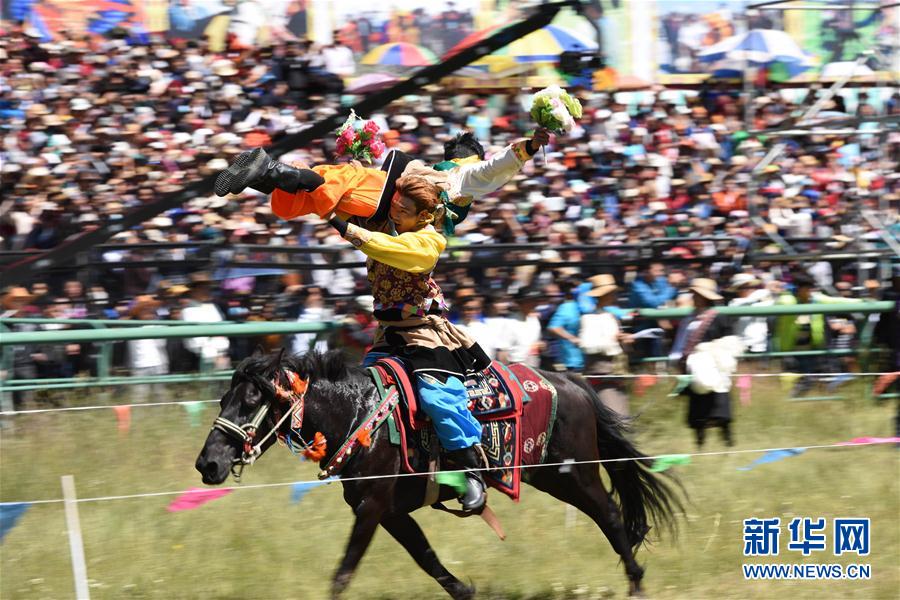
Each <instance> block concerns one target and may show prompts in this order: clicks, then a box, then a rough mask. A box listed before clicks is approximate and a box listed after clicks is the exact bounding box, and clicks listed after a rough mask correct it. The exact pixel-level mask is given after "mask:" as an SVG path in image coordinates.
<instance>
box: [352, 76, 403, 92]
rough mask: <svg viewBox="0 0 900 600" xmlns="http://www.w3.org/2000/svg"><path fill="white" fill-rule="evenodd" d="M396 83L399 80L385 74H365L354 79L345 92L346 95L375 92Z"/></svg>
mask: <svg viewBox="0 0 900 600" xmlns="http://www.w3.org/2000/svg"><path fill="white" fill-rule="evenodd" d="M398 81H400V80H399V79H397V78H396V77H394V76H393V75H388V74H387V73H366V74H365V75H360V76H359V77H357V78H356V79H354V80H353V83H351V84H350V85H349V86H347V89H346V92H347V93H348V94H367V93H369V92H377V91H378V90H383V89H385V88H389V87H391V86H392V85H394V84H395V83H397V82H398Z"/></svg>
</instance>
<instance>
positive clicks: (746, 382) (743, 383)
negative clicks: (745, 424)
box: [737, 375, 753, 406]
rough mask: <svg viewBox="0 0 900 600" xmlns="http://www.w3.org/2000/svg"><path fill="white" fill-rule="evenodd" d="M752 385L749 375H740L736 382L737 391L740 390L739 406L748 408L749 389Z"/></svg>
mask: <svg viewBox="0 0 900 600" xmlns="http://www.w3.org/2000/svg"><path fill="white" fill-rule="evenodd" d="M752 385H753V378H752V377H750V375H741V376H740V377H738V380H737V389H739V390H741V392H740V397H741V406H750V388H751V387H752Z"/></svg>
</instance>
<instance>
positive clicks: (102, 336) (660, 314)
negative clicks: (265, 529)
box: [0, 302, 894, 397]
mask: <svg viewBox="0 0 900 600" xmlns="http://www.w3.org/2000/svg"><path fill="white" fill-rule="evenodd" d="M893 306H894V305H893V303H892V302H841V303H838V304H795V305H772V306H741V307H728V306H723V307H717V309H716V310H717V311H718V312H719V313H720V314H722V315H724V316H733V317H742V316H756V317H773V316H774V317H778V316H785V315H803V314H825V315H830V314H847V313H852V314H871V313H881V312H888V311H890V310H892V309H893ZM690 313H691V309H688V308H664V309H641V310H637V311H635V312H634V315H635V316H636V317H637V318H645V319H673V318H681V317H685V316H687V315H689V314H690ZM15 323H30V324H48V323H59V324H66V325H73V326H81V327H90V329H55V330H46V331H30V332H13V331H9V330H8V328H7V327H8V325H12V324H15ZM339 327H340V324H339V323H337V322H322V323H297V322H275V323H265V322H258V323H257V322H254V323H231V322H222V323H190V322H184V321H124V320H123V321H111V320H106V321H105V320H88V319H51V320H47V319H0V348H2V350H3V369H4V371H5V373H10V372H11V370H10V367H11V366H12V364H11V359H12V356H11V354H12V352H11V351H12V346H14V345H29V344H53V343H85V342H90V343H94V344H98V345H99V346H100V353H99V355H98V357H97V363H98V364H97V377H75V378H57V379H19V380H4V379H0V390H2V391H5V392H9V391H26V390H34V389H67V388H86V387H93V386H125V385H136V384H143V383H187V382H197V381H221V380H226V379H228V378H229V377H231V373H232V372H231V371H217V372H209V371H206V372H202V373H196V374H195V373H188V374H171V375H155V376H145V377H130V376H111V375H110V360H111V355H112V344H113V343H114V342H120V341H127V340H136V339H160V338H193V337H206V336H224V337H240V336H257V335H272V334H277V335H278V334H280V335H290V334H296V333H316V334H318V335H317V337H316V339H318V338H319V337H320V336H321V335H323V334H325V333H327V332H329V331H333V330H335V329H337V328H339ZM873 330H874V323H873V322H872V321H871V320H870V319H869V320H867V321H866V324H865V326H864V327H863V329H862V331H861V334H860V344H859V348H857V349H846V350H844V349H842V350H798V351H792V352H762V353H754V354H747V355H743V356H742V357H741V358H742V359H751V360H753V359H771V358H776V359H777V358H786V357H798V356H852V355H861V357H862V360H861V365H867V364H868V362H869V359H870V354H871V353H873V352H876V351H877V350H875V349H873V348H872V334H873ZM667 360H668V357H664V356H659V357H650V358H645V359H643V361H642V362H648V363H656V362H665V361H667ZM883 397H890V396H883Z"/></svg>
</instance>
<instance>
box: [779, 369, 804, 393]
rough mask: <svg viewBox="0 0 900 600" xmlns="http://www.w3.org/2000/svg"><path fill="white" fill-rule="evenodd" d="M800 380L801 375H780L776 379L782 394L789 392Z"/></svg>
mask: <svg viewBox="0 0 900 600" xmlns="http://www.w3.org/2000/svg"><path fill="white" fill-rule="evenodd" d="M802 378H803V375H802V374H801V373H782V374H781V377H779V378H778V379H779V381H780V382H781V389H782V390H783V391H784V392H790V391H791V390H793V389H794V386H795V385H796V384H797V382H798V381H800V379H802Z"/></svg>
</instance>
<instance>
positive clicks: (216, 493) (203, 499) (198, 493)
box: [166, 488, 233, 512]
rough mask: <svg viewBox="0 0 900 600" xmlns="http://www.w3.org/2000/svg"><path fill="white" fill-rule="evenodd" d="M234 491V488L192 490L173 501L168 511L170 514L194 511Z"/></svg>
mask: <svg viewBox="0 0 900 600" xmlns="http://www.w3.org/2000/svg"><path fill="white" fill-rule="evenodd" d="M232 491H233V489H232V488H218V489H209V488H190V489H189V490H188V491H186V492H185V493H183V494H181V495H180V496H178V497H177V498H175V499H174V500H172V503H171V504H169V507H168V508H167V509H166V510H168V511H169V512H179V511H182V510H193V509H195V508H199V507H200V506H203V505H204V504H206V503H207V502H210V501H212V500H215V499H216V498H221V497H222V496H225V495H227V494H230V493H231V492H232Z"/></svg>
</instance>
